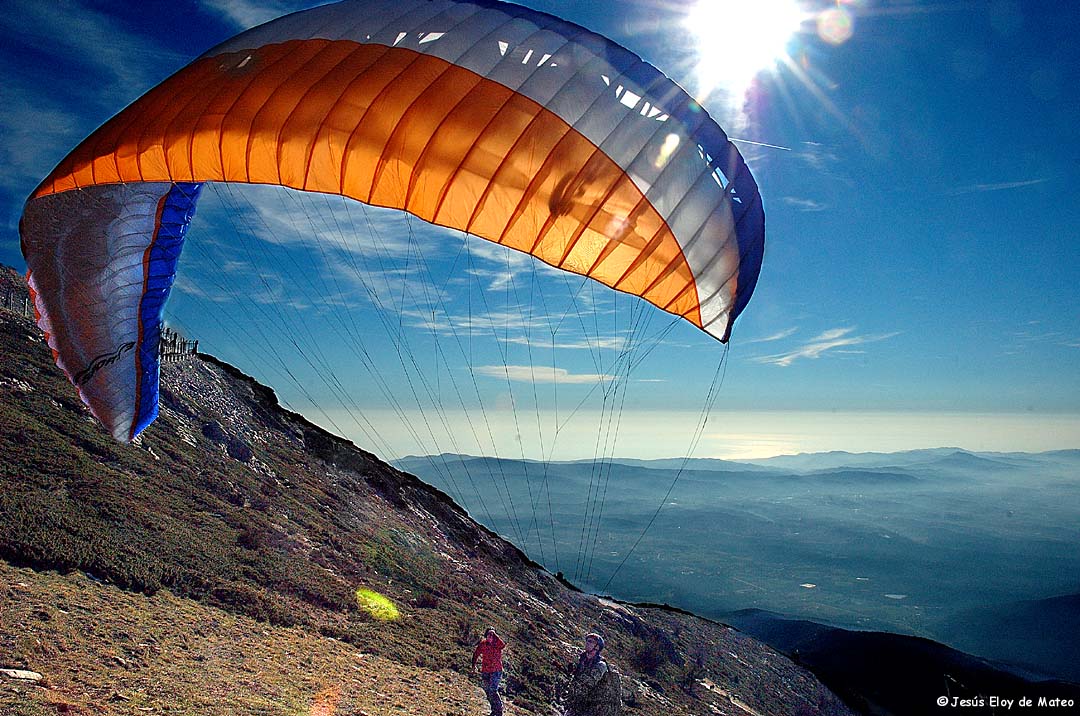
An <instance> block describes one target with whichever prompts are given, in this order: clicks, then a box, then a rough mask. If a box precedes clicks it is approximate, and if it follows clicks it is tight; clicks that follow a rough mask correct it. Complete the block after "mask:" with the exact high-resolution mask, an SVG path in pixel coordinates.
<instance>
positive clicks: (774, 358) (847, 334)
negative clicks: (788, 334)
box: [752, 327, 899, 367]
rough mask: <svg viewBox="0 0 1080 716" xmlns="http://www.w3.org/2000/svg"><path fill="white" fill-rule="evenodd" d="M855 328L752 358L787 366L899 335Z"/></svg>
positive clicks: (826, 334) (823, 334) (837, 331)
mask: <svg viewBox="0 0 1080 716" xmlns="http://www.w3.org/2000/svg"><path fill="white" fill-rule="evenodd" d="M854 331H855V329H854V328H853V327H852V328H834V329H832V330H829V331H825V332H824V333H822V334H820V335H818V336H817V337H815V338H813V339H811V340H810V341H809V342H808V343H806V344H805V345H803V346H801V347H799V348H796V349H795V350H792V351H788V352H786V353H777V354H774V355H767V356H759V357H757V358H754V359H752V360H753V361H754V362H756V363H766V364H769V365H778V366H783V367H786V366H789V365H791V364H792V363H794V362H795V361H797V360H799V359H800V358H809V359H817V358H820V357H821V356H822V355H824V354H826V353H829V352H844V353H851V352H853V351H845V350H843V349H845V348H848V347H850V346H857V345H862V344H865V343H875V342H877V341H883V340H886V339H888V338H892V337H893V336H896V335H899V333H883V334H878V335H869V336H859V335H852V334H853V332H854Z"/></svg>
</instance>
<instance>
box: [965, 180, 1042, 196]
mask: <svg viewBox="0 0 1080 716" xmlns="http://www.w3.org/2000/svg"><path fill="white" fill-rule="evenodd" d="M1048 181H1050V179H1049V178H1048V177H1043V178H1041V179H1024V180H1021V181H1005V182H997V183H992V184H971V185H969V186H962V187H957V188H956V189H953V190H952V191H950V192H948V195H949V196H960V195H961V194H981V193H984V192H988V191H1008V190H1010V189H1025V188H1027V187H1029V186H1038V185H1039V184H1045V183H1046V182H1048Z"/></svg>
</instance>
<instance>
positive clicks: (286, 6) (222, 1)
mask: <svg viewBox="0 0 1080 716" xmlns="http://www.w3.org/2000/svg"><path fill="white" fill-rule="evenodd" d="M202 6H203V7H204V8H206V9H207V10H209V11H211V12H213V13H216V14H217V15H219V16H221V17H223V18H225V19H226V20H228V21H229V22H231V23H232V24H233V25H234V26H235V27H236V29H237V30H246V29H247V28H249V27H254V26H256V25H261V24H262V23H264V22H267V21H269V20H273V19H274V18H276V17H280V16H282V15H284V14H285V13H288V12H293V11H294V10H297V9H298V7H297V3H295V2H284V1H282V0H202Z"/></svg>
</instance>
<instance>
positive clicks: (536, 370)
mask: <svg viewBox="0 0 1080 716" xmlns="http://www.w3.org/2000/svg"><path fill="white" fill-rule="evenodd" d="M474 371H475V372H476V373H479V374H480V375H485V376H488V377H490V378H503V379H509V380H512V381H514V382H516V383H576V384H581V383H584V384H588V383H599V382H601V381H606V380H613V379H614V376H611V375H605V374H602V373H600V374H597V373H571V372H570V371H568V370H566V369H565V368H551V367H545V366H531V365H482V366H479V367H477V368H475V369H474Z"/></svg>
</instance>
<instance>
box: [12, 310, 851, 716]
mask: <svg viewBox="0 0 1080 716" xmlns="http://www.w3.org/2000/svg"><path fill="white" fill-rule="evenodd" d="M0 354H2V356H3V360H2V361H0V449H2V451H3V455H4V460H3V461H0V558H2V559H3V560H5V561H6V562H7V563H8V564H9V565H14V566H15V567H19V568H23V569H22V571H19V572H17V573H15V572H12V569H13V567H11V566H7V565H3V566H2V568H3V570H4V572H3V581H4V582H5V583H6V584H7V585H8V587H7V588H6V593H5V594H3V604H4V610H3V612H4V613H3V617H2V618H0V668H17V669H29V670H32V671H35V672H38V673H41V674H42V675H43V676H44V679H43V680H42V682H38V685H29V684H27V683H25V682H21V681H19V682H15V681H11V680H6V681H5V680H0V712H2V713H5V714H7V713H18V714H24V713H26V714H38V713H42V714H44V713H50V714H51V713H79V712H86V713H149V712H169V713H184V714H188V713H207V714H210V713H259V714H263V713H266V714H277V713H281V714H295V713H305V714H306V713H320V714H323V713H325V714H329V713H338V712H340V713H342V714H345V713H349V714H361V713H367V714H393V713H405V712H409V713H425V714H428V713H431V714H442V713H447V714H457V713H480V712H481V711H482V708H481V706H480V705H482V704H483V701H482V695H481V693H480V691H479V688H478V686H476V685H475V683H474V682H473V681H470V680H469V677H468V676H467V672H468V660H469V656H470V654H471V646H472V644H473V643H474V642H475V640H476V639H477V638H478V637H479V635H480V634H481V633H482V631H483V629H484V628H485V627H487V626H488V625H492V626H495V627H496V628H497V629H499V631H500V633H501V634H503V635H504V637H505V638H506V639H507V642H508V644H509V646H508V649H507V661H508V663H509V666H508V676H507V679H506V689H507V695H508V698H509V700H510V701H511V702H512V704H513V706H512V708H513V711H508V713H526V712H531V713H550V710H551V702H552V697H553V694H554V693H555V691H556V689H557V687H558V684H559V681H560V679H561V678H562V675H561V671H560V669H561V668H562V666H563V664H565V662H566V661H567V660H569V659H570V658H571V657H572V656H573V654H574V652H575V650H576V648H577V646H576V645H577V643H578V642H579V640H580V637H581V635H582V634H584V633H585V632H587V631H590V630H599V631H601V632H602V633H604V634H605V636H606V637H607V640H608V645H609V646H608V655H609V658H610V659H611V660H612V661H613V662H614V663H616V664H617V665H618V666H619V668H620V669H621V670H622V672H623V673H624V675H625V678H624V685H625V687H626V688H625V689H624V700H625V702H626V705H627V708H628V710H629V713H640V714H657V715H658V716H659V715H660V714H664V715H668V714H713V713H722V714H807V713H829V714H831V713H836V714H842V713H847V711H846V709H845V708H844V707H843V706H842V705H841V704H840V703H839V702H838V701H837V700H836V698H835V697H834V696H833V695H832V694H831V693H829V692H828V691H827V690H826V689H824V688H823V687H822V686H821V685H820V684H819V683H818V682H816V681H815V680H814V679H813V677H812V676H810V675H809V674H808V672H806V671H804V670H802V669H801V668H799V667H797V666H795V665H794V664H792V663H791V662H790V661H788V660H787V659H786V658H784V657H782V656H780V655H778V654H777V653H776V652H773V651H771V650H770V649H768V648H767V647H764V646H762V645H761V644H759V643H758V642H756V641H754V640H752V639H750V638H748V637H745V636H743V635H741V634H739V633H738V632H736V631H734V630H732V629H730V628H727V627H724V626H721V625H717V624H715V623H711V622H707V621H704V620H701V619H698V618H696V617H692V616H689V615H685V614H679V613H674V612H669V611H664V610H659V609H648V608H642V607H634V606H628V605H622V604H616V603H613V602H609V601H604V600H600V599H597V598H595V597H592V596H589V595H585V594H581V593H580V592H576V591H574V590H572V589H569V588H567V587H566V586H565V585H563V584H562V583H560V582H559V581H557V580H555V579H554V578H553V577H552V576H550V575H549V574H547V573H546V572H544V571H543V570H541V569H539V568H538V567H537V566H536V565H535V564H533V563H530V562H529V561H528V560H527V559H526V558H525V557H524V555H522V554H521V553H520V552H519V551H518V550H517V549H516V548H515V547H513V546H512V545H510V544H509V543H507V542H505V541H504V540H502V539H500V538H499V537H497V536H496V535H493V534H492V533H490V532H488V531H487V530H485V529H484V528H482V527H480V526H479V525H477V524H476V523H474V522H473V521H472V520H471V519H470V518H469V517H468V516H467V515H466V514H465V513H464V512H463V511H462V510H461V509H459V508H458V507H457V506H455V505H454V504H453V503H452V502H451V501H450V500H449V499H448V498H447V497H446V496H445V495H443V494H442V493H441V492H439V491H437V490H435V489H434V488H431V487H429V486H427V485H425V484H423V483H421V482H420V481H419V480H417V479H416V478H414V477H412V476H410V475H407V474H404V473H401V472H398V471H397V470H394V469H393V468H391V467H389V466H388V465H385V464H384V463H381V462H379V461H378V460H376V459H375V458H373V457H372V456H371V455H369V454H367V453H364V452H363V451H361V450H359V449H357V448H355V447H354V446H352V445H351V444H349V443H346V442H344V441H341V440H339V439H337V438H335V437H333V436H331V435H329V434H328V433H326V432H325V431H323V430H321V429H319V428H317V427H315V426H314V425H311V424H310V423H308V422H307V421H305V420H304V419H303V418H301V417H299V416H297V415H293V414H290V413H287V412H285V411H283V410H281V409H280V408H279V407H278V406H277V403H276V400H275V399H274V396H273V393H272V391H270V390H269V389H267V388H265V387H263V386H260V385H258V384H256V383H254V381H252V380H251V379H249V378H247V377H245V376H243V375H241V374H240V373H238V372H237V371H236V370H235V369H232V368H230V367H228V366H225V365H222V364H220V363H218V362H216V361H214V360H213V359H211V358H209V357H201V358H198V359H193V360H191V361H188V362H185V363H178V364H169V365H166V366H165V367H164V369H163V375H162V412H161V417H160V418H159V419H158V421H157V422H156V423H155V424H154V425H153V426H151V428H150V429H148V430H147V431H146V432H145V433H144V435H143V437H142V438H141V439H140V440H139V441H138V442H137V444H134V445H119V444H117V443H115V442H114V441H113V440H112V439H111V438H110V437H109V436H108V435H106V434H105V432H104V431H103V430H102V429H101V428H100V427H99V426H98V425H97V424H96V422H94V421H93V419H92V418H91V417H90V416H89V415H88V413H87V411H86V410H85V408H84V407H83V406H82V404H81V403H80V402H79V400H78V398H77V396H76V395H75V393H74V390H73V388H72V387H71V386H70V385H69V384H68V382H67V381H66V379H65V378H64V377H63V376H62V375H61V374H60V373H59V371H58V370H57V369H56V368H55V366H53V364H52V361H51V358H50V356H49V353H48V350H47V347H46V346H45V345H44V343H43V341H42V339H41V337H40V335H39V334H38V332H37V330H36V328H35V327H33V325H32V324H31V323H30V322H29V321H27V320H25V319H23V318H21V317H19V316H16V315H14V314H11V313H8V312H5V311H0ZM26 568H30V571H27V569H26ZM11 585H15V586H14V587H13V586H11ZM20 585H22V586H20ZM358 590H369V591H370V592H373V593H377V594H380V595H384V596H385V597H387V598H388V599H389V600H390V601H391V602H392V603H393V604H394V605H395V606H396V608H397V610H398V611H399V616H398V618H396V619H392V620H382V619H379V618H377V617H376V616H374V615H373V614H372V612H371V611H370V610H369V609H367V608H366V606H365V601H364V600H363V599H360V598H358ZM64 595H67V596H64ZM164 644H168V646H167V647H166V646H163V645H164ZM117 659H119V660H120V661H117ZM365 660H374V661H370V662H369V661H365ZM372 663H375V664H379V666H378V668H372V669H369V670H366V671H365V669H366V668H367V666H370V664H372ZM253 674H258V676H255V675H253ZM365 674H366V675H367V676H365ZM372 675H375V676H377V677H378V678H371V677H372ZM346 677H348V678H346ZM384 677H385V678H384ZM0 679H3V677H0ZM365 679H367V680H366V681H365ZM439 685H443V686H445V689H444V690H443V691H440V690H439V689H440V687H439ZM327 689H330V691H329V692H327ZM417 692H424V693H425V694H430V693H438V694H443V695H441V696H436V697H434V699H435V700H434V702H438V703H440V704H443V705H442V706H439V707H438V708H424V709H416V708H412V707H410V704H411V703H414V701H415V699H416V698H419V697H418V696H417V695H416V694H417ZM444 692H445V693H444ZM328 693H329V694H330V696H327V694H328ZM331 697H332V698H331ZM434 702H431V703H434ZM147 709H149V711H148V710H147Z"/></svg>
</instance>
